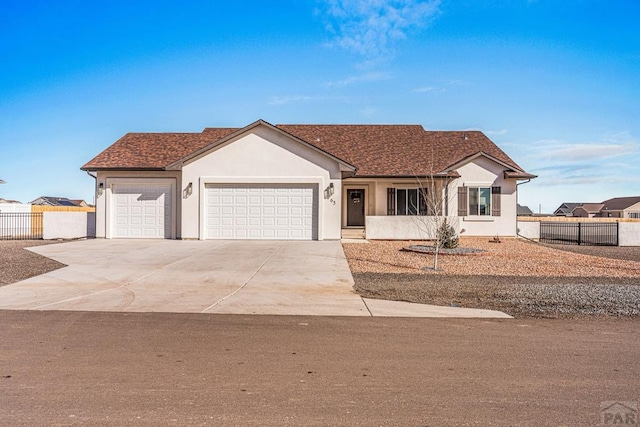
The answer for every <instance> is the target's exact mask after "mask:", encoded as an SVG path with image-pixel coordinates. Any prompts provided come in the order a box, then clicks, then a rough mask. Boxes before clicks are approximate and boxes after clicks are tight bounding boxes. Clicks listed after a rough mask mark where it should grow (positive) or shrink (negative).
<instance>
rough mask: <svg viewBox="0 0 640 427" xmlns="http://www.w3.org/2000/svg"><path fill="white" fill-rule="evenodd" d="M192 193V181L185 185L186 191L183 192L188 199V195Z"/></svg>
mask: <svg viewBox="0 0 640 427" xmlns="http://www.w3.org/2000/svg"><path fill="white" fill-rule="evenodd" d="M191 194H193V183H192V182H190V183H189V184H187V186H186V187H184V191H183V192H182V195H183V197H184V198H185V199H186V198H187V197H189V196H190V195H191Z"/></svg>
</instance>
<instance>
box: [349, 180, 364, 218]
mask: <svg viewBox="0 0 640 427" xmlns="http://www.w3.org/2000/svg"><path fill="white" fill-rule="evenodd" d="M347 227H364V189H362V188H357V189H348V190H347Z"/></svg>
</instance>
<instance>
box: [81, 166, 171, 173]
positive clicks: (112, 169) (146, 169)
mask: <svg viewBox="0 0 640 427" xmlns="http://www.w3.org/2000/svg"><path fill="white" fill-rule="evenodd" d="M80 170H83V171H87V172H98V171H165V170H169V169H167V168H157V167H154V168H151V167H95V166H83V167H81V168H80Z"/></svg>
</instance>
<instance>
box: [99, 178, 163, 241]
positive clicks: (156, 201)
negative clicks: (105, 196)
mask: <svg viewBox="0 0 640 427" xmlns="http://www.w3.org/2000/svg"><path fill="white" fill-rule="evenodd" d="M171 187H172V186H171V183H164V182H163V183H161V182H159V183H131V184H114V185H113V187H112V189H111V191H112V201H113V206H112V228H111V230H112V231H111V237H114V238H127V237H129V238H148V239H170V238H172V237H173V236H172V235H171V234H172V233H171V231H172V224H173V218H172V215H171V214H172V195H171V193H172V191H171Z"/></svg>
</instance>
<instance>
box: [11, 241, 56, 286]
mask: <svg viewBox="0 0 640 427" xmlns="http://www.w3.org/2000/svg"><path fill="white" fill-rule="evenodd" d="M54 243H58V241H55V240H0V286H4V285H8V284H10V283H15V282H19V281H20V280H25V279H28V278H30V277H33V276H38V275H40V274H44V273H47V272H49V271H52V270H57V269H58V268H61V267H65V265H64V264H61V263H59V262H57V261H54V260H52V259H49V258H47V257H43V256H42V255H38V254H36V253H33V252H31V251H28V250H26V249H25V248H29V247H33V246H42V245H50V244H54Z"/></svg>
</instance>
